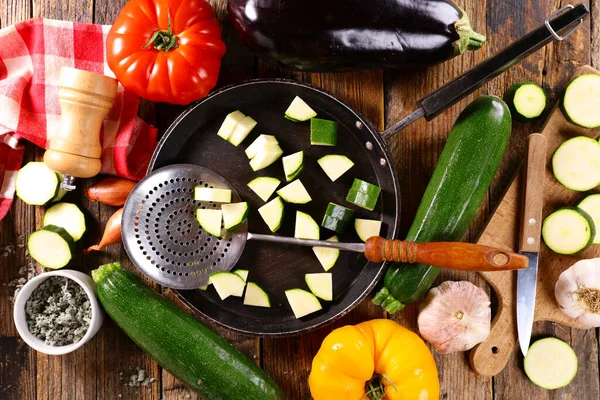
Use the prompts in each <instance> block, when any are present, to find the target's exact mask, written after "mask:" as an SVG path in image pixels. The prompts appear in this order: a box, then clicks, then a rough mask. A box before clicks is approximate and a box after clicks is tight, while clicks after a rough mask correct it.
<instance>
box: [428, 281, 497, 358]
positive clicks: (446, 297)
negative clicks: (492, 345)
mask: <svg viewBox="0 0 600 400" xmlns="http://www.w3.org/2000/svg"><path fill="white" fill-rule="evenodd" d="M491 318H492V310H491V308H490V301H489V298H488V296H487V294H486V293H485V292H484V291H483V290H482V289H480V288H478V287H477V286H475V285H473V284H472V283H471V282H467V281H461V282H452V281H446V282H443V283H442V284H441V285H439V286H438V287H436V288H433V289H431V290H430V291H429V292H428V293H427V296H426V297H425V299H424V301H423V302H422V303H421V310H420V312H419V317H418V320H417V322H418V325H419V333H420V334H421V336H422V337H423V338H424V339H425V340H427V341H428V342H429V343H430V344H431V345H432V346H433V347H434V348H435V349H436V350H437V351H438V352H440V353H442V354H448V353H453V352H457V351H466V350H469V349H471V348H472V347H473V346H475V345H476V344H478V343H481V342H482V341H483V340H485V338H487V337H488V335H489V333H490V325H491Z"/></svg>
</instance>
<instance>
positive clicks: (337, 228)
mask: <svg viewBox="0 0 600 400" xmlns="http://www.w3.org/2000/svg"><path fill="white" fill-rule="evenodd" d="M352 218H354V210H351V209H349V208H346V207H343V206H340V205H339V204H335V203H329V204H328V205H327V210H326V211H325V215H324V216H323V221H322V222H321V226H322V227H323V228H327V229H329V230H331V231H334V232H337V233H343V232H344V231H345V230H346V228H347V227H348V224H349V223H350V221H351V220H352Z"/></svg>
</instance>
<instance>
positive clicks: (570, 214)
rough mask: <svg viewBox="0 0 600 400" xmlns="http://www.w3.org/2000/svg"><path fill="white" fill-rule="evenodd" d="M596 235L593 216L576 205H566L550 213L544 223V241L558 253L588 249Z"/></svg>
mask: <svg viewBox="0 0 600 400" xmlns="http://www.w3.org/2000/svg"><path fill="white" fill-rule="evenodd" d="M595 236H596V228H595V226H594V221H593V220H592V217H590V216H589V215H588V213H586V212H585V211H583V210H582V209H579V208H575V207H565V208H561V209H558V210H556V211H554V212H553V213H552V214H550V215H548V216H547V217H546V218H545V219H544V222H543V223H542V237H543V238H544V242H545V243H546V245H547V246H548V247H549V248H550V250H552V251H554V252H555V253H558V254H575V253H578V252H580V251H582V250H585V249H587V248H588V247H589V246H590V245H591V244H592V241H593V240H594V237H595Z"/></svg>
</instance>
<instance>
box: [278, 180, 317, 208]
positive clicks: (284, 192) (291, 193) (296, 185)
mask: <svg viewBox="0 0 600 400" xmlns="http://www.w3.org/2000/svg"><path fill="white" fill-rule="evenodd" d="M277 194H278V195H279V196H281V198H282V199H283V200H285V201H286V202H287V203H294V204H306V203H308V202H310V201H311V200H312V198H311V197H310V195H309V194H308V192H307V191H306V188H305V187H304V185H303V184H302V182H301V181H300V179H296V180H295V181H293V182H292V183H288V184H287V185H286V186H284V187H283V188H281V189H279V190H278V191H277Z"/></svg>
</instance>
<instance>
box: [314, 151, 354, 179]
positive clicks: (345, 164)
mask: <svg viewBox="0 0 600 400" xmlns="http://www.w3.org/2000/svg"><path fill="white" fill-rule="evenodd" d="M317 162H318V163H319V165H320V166H321V168H323V171H325V174H327V176H328V177H329V179H331V180H332V181H333V182H335V181H336V180H337V179H338V178H339V177H340V176H342V175H344V174H345V173H346V172H347V171H348V170H349V169H350V168H352V167H353V166H354V163H353V162H352V160H350V159H349V158H348V157H346V156H342V155H339V154H329V155H326V156H323V157H321V158H319V160H318V161H317Z"/></svg>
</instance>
